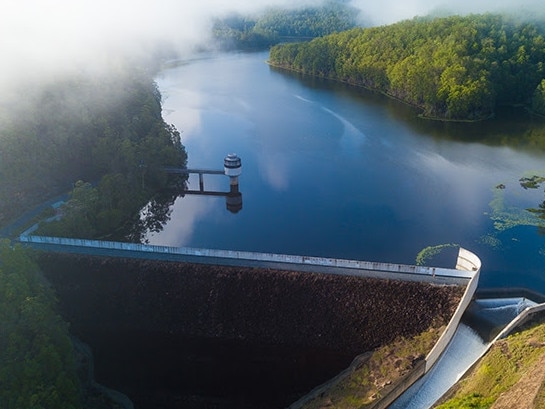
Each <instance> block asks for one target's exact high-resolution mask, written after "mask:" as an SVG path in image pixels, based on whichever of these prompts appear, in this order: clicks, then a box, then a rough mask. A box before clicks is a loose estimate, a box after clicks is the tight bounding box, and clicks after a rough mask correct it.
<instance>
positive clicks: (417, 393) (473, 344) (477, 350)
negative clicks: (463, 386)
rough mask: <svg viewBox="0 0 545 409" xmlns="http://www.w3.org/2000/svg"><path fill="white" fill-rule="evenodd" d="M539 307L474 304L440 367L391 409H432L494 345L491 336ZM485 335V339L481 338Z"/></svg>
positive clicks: (511, 302) (518, 302)
mask: <svg viewBox="0 0 545 409" xmlns="http://www.w3.org/2000/svg"><path fill="white" fill-rule="evenodd" d="M536 305H537V304H536V303H535V302H533V301H531V300H528V299H525V298H499V299H480V300H479V299H477V300H475V301H474V302H472V303H471V304H470V306H469V307H468V309H467V311H466V315H465V316H464V318H463V319H462V323H460V325H459V326H458V329H457V330H456V333H455V335H454V337H453V338H452V340H451V342H450V343H449V345H448V346H447V348H446V349H445V351H444V353H443V355H442V356H441V358H440V359H439V361H438V362H437V364H436V365H435V366H434V367H433V368H432V369H431V370H430V371H429V372H428V373H427V374H426V375H425V376H424V377H422V378H421V379H420V380H419V381H418V382H416V383H415V384H414V385H413V386H412V387H411V388H409V389H408V390H407V391H406V392H405V393H404V394H403V395H402V396H400V397H399V398H398V399H397V400H396V401H395V402H394V403H393V404H392V405H390V406H389V409H428V408H430V407H431V406H432V405H433V404H434V403H435V402H436V401H437V400H438V399H439V398H440V397H441V396H442V395H443V394H444V393H446V392H447V391H448V389H449V388H450V387H452V386H453V385H454V384H455V383H456V382H457V381H458V380H459V379H460V377H461V376H462V375H463V374H464V373H465V372H466V371H467V370H468V369H469V368H470V367H471V366H472V365H473V364H474V363H475V362H476V361H477V360H478V359H479V358H481V357H482V356H483V354H484V353H485V352H486V351H487V350H488V348H489V346H490V345H491V344H492V342H493V339H490V336H491V335H494V333H496V335H497V333H499V332H501V330H503V328H505V327H506V326H507V325H508V324H509V323H510V322H512V321H513V320H514V319H516V318H517V317H518V316H519V314H521V313H522V312H523V311H525V310H526V308H531V307H534V306H536ZM464 321H467V322H468V323H464ZM470 322H471V323H470ZM472 326H473V328H472ZM483 335H484V337H485V338H486V339H483V338H482V336H483Z"/></svg>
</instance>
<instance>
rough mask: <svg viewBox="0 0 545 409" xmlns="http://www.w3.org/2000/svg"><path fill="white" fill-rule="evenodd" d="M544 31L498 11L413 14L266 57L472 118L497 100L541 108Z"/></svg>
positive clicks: (430, 111)
mask: <svg viewBox="0 0 545 409" xmlns="http://www.w3.org/2000/svg"><path fill="white" fill-rule="evenodd" d="M543 33H544V30H543V27H542V26H541V25H539V24H536V23H518V22H515V21H514V20H511V19H510V18H508V17H505V16H501V15H491V14H486V15H470V16H465V17H462V16H452V17H446V18H415V19H413V20H407V21H402V22H400V23H396V24H392V25H389V26H382V27H373V28H365V29H364V28H356V29H352V30H349V31H345V32H342V33H336V34H331V35H329V36H326V37H323V38H317V39H314V40H312V41H310V42H307V43H291V44H282V45H277V46H275V47H273V48H272V49H271V52H270V63H271V64H272V65H275V66H278V67H283V68H286V69H290V70H296V71H299V72H302V73H304V74H309V75H314V76H320V77H326V78H331V79H335V80H340V81H345V82H347V83H350V84H354V85H358V86H364V87H368V88H371V89H373V90H378V91H380V92H383V93H385V94H388V95H390V96H393V97H395V98H399V99H400V100H402V101H404V102H407V103H410V104H413V105H415V106H418V107H420V108H422V110H423V112H424V115H425V116H428V117H436V118H444V119H454V120H467V119H469V120H474V119H483V118H487V117H489V116H490V115H492V114H493V113H494V110H495V107H496V106H497V105H499V104H532V103H533V106H534V107H535V108H536V110H538V111H539V110H541V112H545V110H544V108H543V106H545V104H544V103H543V101H544V96H543V95H544V92H543V88H544V86H545V84H543V85H541V88H539V89H538V86H539V85H540V83H541V81H542V80H543V79H544V78H545V39H544V35H543Z"/></svg>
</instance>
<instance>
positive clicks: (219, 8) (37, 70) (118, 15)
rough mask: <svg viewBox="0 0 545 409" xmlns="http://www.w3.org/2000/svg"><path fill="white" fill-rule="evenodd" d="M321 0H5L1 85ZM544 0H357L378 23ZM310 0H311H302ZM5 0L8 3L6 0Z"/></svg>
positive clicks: (179, 41)
mask: <svg viewBox="0 0 545 409" xmlns="http://www.w3.org/2000/svg"><path fill="white" fill-rule="evenodd" d="M319 1H320V0H314V2H313V1H312V0H299V2H297V0H295V1H294V0H267V1H266V2H263V1H256V0H227V1H226V0H153V1H152V0H85V1H83V0H3V3H4V4H3V7H2V13H0V56H1V57H0V90H2V87H5V86H9V85H13V84H15V83H17V82H18V81H25V80H29V79H36V78H37V79H39V78H45V77H47V76H48V75H56V74H57V75H58V74H62V73H65V72H66V71H67V70H70V69H83V67H86V69H92V68H99V67H101V66H102V65H107V64H106V62H107V61H108V60H109V59H110V58H111V56H112V55H115V54H119V55H120V54H127V53H129V55H133V56H138V55H139V54H141V55H145V54H149V51H150V45H151V44H155V43H156V42H158V41H162V42H170V43H171V44H172V45H174V46H175V47H176V49H177V50H178V51H179V52H180V53H181V54H182V55H183V54H184V53H189V52H191V50H192V49H193V47H194V46H195V44H197V43H198V42H200V41H202V40H203V39H205V38H206V35H207V33H208V29H209V27H210V18H211V17H212V16H213V15H221V14H222V13H227V12H229V11H238V12H242V13H245V12H255V11H258V10H259V9H262V8H263V7H264V6H270V5H277V6H293V5H299V4H309V3H310V4H313V3H314V4H316V2H319ZM540 1H541V0H522V1H517V2H516V3H515V4H516V5H513V3H514V2H512V0H457V1H456V2H453V1H451V2H445V0H380V1H376V0H375V1H369V0H352V3H353V5H355V6H357V7H359V8H361V9H362V10H363V16H364V17H365V19H366V21H371V22H372V23H373V24H375V25H383V24H389V23H393V22H395V21H399V20H402V19H407V18H412V17H414V16H416V15H426V14H428V13H429V12H433V11H435V10H448V11H456V12H484V11H496V10H501V9H503V8H504V7H516V8H518V9H524V8H532V7H534V6H535V7H539V2H540ZM303 2H306V3H303ZM6 3H7V4H6Z"/></svg>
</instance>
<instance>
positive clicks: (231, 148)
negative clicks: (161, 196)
mask: <svg viewBox="0 0 545 409" xmlns="http://www.w3.org/2000/svg"><path fill="white" fill-rule="evenodd" d="M267 58H268V54H267V53H240V54H239V53H231V54H220V55H215V56H210V57H209V58H202V59H196V60H191V61H186V62H184V63H183V64H177V65H173V66H172V67H171V68H167V69H165V70H164V71H163V72H162V73H161V74H160V75H159V76H158V78H157V82H158V85H159V89H160V91H161V92H162V94H163V99H164V101H163V108H164V117H165V120H166V121H167V122H169V123H173V124H174V125H175V126H176V127H177V128H178V130H179V131H180V132H181V136H182V142H183V144H184V145H185V147H186V149H187V152H188V167H189V168H208V169H222V168H223V158H224V157H225V156H226V155H227V154H228V153H231V152H235V153H237V154H238V155H239V156H240V157H241V158H242V165H243V173H242V175H241V176H240V178H239V180H240V191H241V192H242V197H243V208H242V210H240V211H239V212H238V213H231V212H229V211H227V210H226V205H225V198H223V197H213V196H197V195H185V196H184V197H179V198H178V199H177V200H176V201H175V203H174V205H173V206H172V209H171V210H172V211H171V214H170V220H168V222H166V224H165V225H164V227H163V229H162V230H161V231H160V232H159V233H149V234H147V236H146V239H147V241H149V242H150V243H152V244H160V245H168V246H190V247H204V248H217V249H233V250H248V251H258V252H274V253H286V254H299V255H313V256H327V257H337V258H348V259H359V260H369V261H384V262H393V263H406V264H415V260H416V256H417V254H418V253H419V252H420V251H421V250H422V249H424V248H426V247H428V246H437V245H442V244H458V245H462V246H463V247H465V248H467V249H469V250H471V251H473V252H475V253H476V254H478V255H479V256H480V257H481V259H482V261H483V270H482V276H481V283H480V286H481V288H484V289H489V288H508V287H524V288H528V289H531V290H533V291H537V292H541V293H545V239H544V237H543V235H542V234H540V229H539V227H538V226H539V219H538V218H537V217H535V216H533V215H532V214H531V213H530V212H528V211H527V210H525V209H527V208H538V207H539V205H540V204H543V203H544V200H545V194H544V191H543V188H544V187H545V185H541V186H539V187H538V188H535V189H525V188H523V187H522V186H521V183H520V181H519V180H520V179H521V178H523V177H530V176H532V175H542V176H544V175H545V152H544V151H543V150H541V149H539V146H545V143H543V142H541V141H543V140H544V139H545V137H544V136H541V135H545V122H544V121H543V120H539V119H536V118H534V117H531V116H530V115H528V114H526V113H525V112H524V111H523V110H519V111H515V110H513V109H511V110H501V111H499V112H498V115H497V118H496V119H493V120H490V121H486V122H482V123H477V124H471V123H443V122H438V121H430V120H425V119H421V118H419V117H418V111H415V110H414V109H413V108H411V107H408V106H406V105H403V104H401V103H399V102H396V101H393V100H391V99H389V98H386V97H384V96H381V95H377V94H375V93H371V92H368V91H365V90H361V89H354V88H350V87H348V86H345V85H343V84H338V83H332V82H328V81H323V80H318V79H312V78H303V77H300V76H298V75H296V74H291V73H286V72H283V71H279V70H275V69H273V68H271V67H269V66H268V65H267V64H266V60H267ZM509 140H511V141H513V142H509ZM515 140H516V141H517V142H515ZM204 182H205V188H206V189H207V190H222V191H227V190H228V189H229V181H228V179H227V177H225V176H221V175H220V176H218V175H206V176H205V177H204ZM189 183H190V186H189V188H190V189H198V186H199V181H198V178H196V177H191V178H190V180H189ZM493 219H495V220H496V221H499V222H500V224H499V225H498V224H496V227H495V225H494V220H493ZM541 224H543V223H541ZM498 227H500V228H498ZM441 263H446V264H447V265H448V266H449V267H452V266H453V264H454V259H452V260H451V259H450V258H448V259H446V260H443V259H441V258H438V259H431V260H430V261H429V262H428V264H434V265H437V264H441Z"/></svg>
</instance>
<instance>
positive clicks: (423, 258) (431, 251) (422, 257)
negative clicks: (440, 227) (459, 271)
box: [416, 243, 460, 266]
mask: <svg viewBox="0 0 545 409" xmlns="http://www.w3.org/2000/svg"><path fill="white" fill-rule="evenodd" d="M452 247H460V245H459V244H454V243H448V244H439V245H437V246H428V247H425V248H424V249H422V250H420V252H419V253H418V254H417V255H416V265H417V266H423V265H426V263H427V262H429V260H430V259H431V258H432V257H434V256H436V255H438V254H440V253H441V252H442V251H443V250H445V249H447V248H452Z"/></svg>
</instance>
